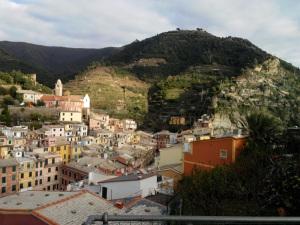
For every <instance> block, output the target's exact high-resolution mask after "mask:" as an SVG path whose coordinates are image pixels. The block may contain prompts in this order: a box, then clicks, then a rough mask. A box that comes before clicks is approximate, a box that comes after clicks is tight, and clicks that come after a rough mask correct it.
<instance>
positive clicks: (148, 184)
mask: <svg viewBox="0 0 300 225" xmlns="http://www.w3.org/2000/svg"><path fill="white" fill-rule="evenodd" d="M99 184H100V186H101V189H100V192H99V194H100V195H101V196H102V198H104V199H107V200H115V199H123V198H128V197H136V196H142V197H146V196H148V195H152V194H154V193H155V190H156V189H157V188H158V183H157V176H156V174H152V173H149V174H130V175H127V176H126V175H124V176H120V177H116V178H112V179H110V180H106V181H102V182H100V183H99ZM120 187H122V188H120Z"/></svg>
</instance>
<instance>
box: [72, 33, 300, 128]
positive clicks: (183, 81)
mask: <svg viewBox="0 0 300 225" xmlns="http://www.w3.org/2000/svg"><path fill="white" fill-rule="evenodd" d="M105 64H106V65H111V66H110V68H114V71H122V72H121V74H124V73H125V74H130V77H137V79H139V80H140V81H139V82H141V80H143V81H144V82H145V83H147V84H148V85H145V87H146V86H147V87H149V89H148V94H147V95H145V94H144V93H143V92H144V91H146V90H147V88H145V89H144V90H141V89H139V90H136V94H141V95H142V96H143V97H146V96H147V97H148V99H147V100H148V101H147V102H148V111H145V110H142V111H141V112H143V113H145V117H144V123H143V125H142V126H143V128H145V129H151V130H159V129H163V128H166V129H172V130H178V129H183V128H188V127H190V126H191V125H192V124H193V122H194V121H195V120H196V119H198V118H199V117H200V116H201V115H202V114H204V113H207V114H215V113H217V114H216V116H217V117H218V118H219V117H220V116H221V117H223V118H227V119H229V120H230V121H231V123H232V124H231V125H230V126H231V127H235V126H238V127H240V126H241V125H245V124H243V122H242V121H243V118H244V116H245V112H248V113H249V112H250V111H251V110H252V111H253V110H267V111H270V113H272V114H274V115H276V116H279V117H280V118H282V120H284V121H285V122H286V124H287V125H295V124H299V118H298V117H297V116H296V115H297V112H298V111H297V109H299V108H300V107H299V99H298V97H297V96H299V93H298V92H297V90H299V88H298V87H299V82H300V81H299V70H298V69H297V68H295V67H293V66H292V65H290V64H288V63H286V62H284V61H282V60H280V59H277V58H276V57H273V56H271V55H270V54H268V53H266V52H265V51H263V50H261V49H260V48H258V47H256V46H255V45H253V44H252V43H251V42H249V41H248V40H245V39H241V38H233V37H227V38H220V37H216V36H214V35H211V34H209V33H207V32H205V31H203V30H197V31H170V32H166V33H162V34H159V35H157V36H154V37H151V38H148V39H145V40H143V41H135V42H133V43H131V44H129V45H127V46H124V47H123V48H122V49H121V50H120V52H116V53H115V54H113V55H112V56H110V57H108V58H107V59H106V62H105ZM273 64H274V65H273ZM92 71H93V70H92ZM87 74H89V72H87ZM266 74H267V76H268V78H266V77H265V76H266ZM243 77H248V78H247V79H250V80H251V82H248V81H247V82H246V81H245V82H242V83H239V82H238V80H241V79H243ZM115 79H116V78H113V79H109V80H106V84H105V86H106V87H109V88H108V89H109V90H108V92H107V93H106V94H105V95H104V96H107V97H108V98H106V100H105V102H101V103H99V104H98V103H96V105H94V106H95V107H96V108H102V109H106V110H108V111H111V112H115V109H116V106H115V102H116V99H117V101H118V100H120V99H121V90H122V89H121V88H120V87H115V86H114V83H115V82H118V81H115ZM262 79H263V80H264V81H263V83H261V80H262ZM265 80H272V82H273V83H272V82H271V83H270V85H271V86H272V85H273V86H274V85H275V86H276V87H275V86H274V87H272V92H271V94H270V96H269V98H268V100H266V96H265V92H264V90H265V89H267V87H265V86H266V85H265V84H264V82H265ZM81 82H83V81H82V80H81V81H79V80H78V79H77V84H76V85H75V87H76V86H79V87H81V88H84V87H85V86H86V88H87V86H89V85H90V84H87V83H86V82H85V83H82V84H81ZM122 82H123V81H122ZM91 83H93V82H91ZM282 83H284V85H282ZM97 85H99V84H97ZM67 86H68V87H70V90H71V87H73V86H74V85H73V83H72V82H71V83H70V84H68V85H67ZM92 86H94V84H93V85H92ZM118 89H119V91H118ZM232 89H234V90H236V91H237V93H236V94H232V92H233V91H232ZM247 89H249V91H250V92H253V93H256V94H253V95H251V96H248V95H245V94H244V93H246V91H247ZM83 90H84V89H83ZM115 90H116V93H118V92H119V93H120V94H119V97H117V98H115V99H114V98H112V97H111V96H110V94H109V93H113V92H114V91H115ZM260 90H263V91H260ZM83 92H84V91H81V90H78V93H81V94H83ZM90 93H92V95H95V96H94V97H93V99H95V100H96V102H97V99H98V98H99V96H101V95H100V94H99V93H98V94H96V93H97V92H95V90H94V89H93V88H91V90H90ZM283 93H285V94H283ZM275 96H276V97H275ZM100 98H101V97H100ZM252 98H253V99H254V100H253V101H252ZM237 99H238V100H237ZM128 100H129V99H128ZM128 100H127V101H128ZM249 101H251V102H250V103H249ZM278 101H279V102H283V104H278ZM286 101H288V102H289V103H284V102H286ZM254 102H256V103H257V104H255V103H254ZM262 102H265V103H266V105H264V104H262ZM127 104H132V105H135V104H136V103H135V102H134V101H132V102H131V100H130V101H128V102H127ZM244 105H249V107H245V106H244ZM287 105H289V106H291V107H290V112H293V113H285V109H286V108H285V107H286V106H287ZM271 106H272V107H271ZM276 107H277V108H276ZM145 109H146V108H145ZM278 109H279V110H278ZM230 110H231V111H230ZM123 112H124V113H123V114H122V115H130V114H128V112H127V113H126V111H123ZM141 114H142V113H141ZM141 114H139V118H142V116H141ZM172 116H181V117H184V118H185V121H186V124H185V125H170V118H171V117H172ZM216 121H217V120H216ZM216 123H218V122H216ZM216 125H217V126H223V125H222V124H216Z"/></svg>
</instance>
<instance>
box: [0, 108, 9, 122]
mask: <svg viewBox="0 0 300 225" xmlns="http://www.w3.org/2000/svg"><path fill="white" fill-rule="evenodd" d="M0 121H1V122H4V123H5V125H6V126H10V125H11V116H10V113H9V111H8V107H7V106H6V107H4V109H3V110H2V112H1V115H0Z"/></svg>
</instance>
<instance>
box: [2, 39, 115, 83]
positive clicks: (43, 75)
mask: <svg viewBox="0 0 300 225" xmlns="http://www.w3.org/2000/svg"><path fill="white" fill-rule="evenodd" d="M115 51H118V48H110V47H108V48H103V49H82V48H64V47H48V46H41V45H35V44H29V43H24V42H9V41H1V42H0V71H12V70H21V71H22V72H26V73H33V72H36V73H37V75H38V80H39V81H40V82H42V83H44V84H47V85H49V86H51V85H53V83H54V82H55V81H56V80H57V79H58V78H60V79H62V80H63V81H67V80H70V79H72V78H73V77H74V76H75V75H76V74H78V73H79V72H81V71H82V70H84V69H85V68H86V67H87V66H88V65H89V64H90V63H91V62H93V61H100V60H102V59H103V58H104V57H107V56H109V55H111V54H112V53H113V52H115Z"/></svg>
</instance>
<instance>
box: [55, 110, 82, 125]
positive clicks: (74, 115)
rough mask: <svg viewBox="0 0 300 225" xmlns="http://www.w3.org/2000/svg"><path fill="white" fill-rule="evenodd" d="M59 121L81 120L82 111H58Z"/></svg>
mask: <svg viewBox="0 0 300 225" xmlns="http://www.w3.org/2000/svg"><path fill="white" fill-rule="evenodd" d="M59 121H60V122H77V123H81V122H82V112H78V111H61V112H60V113H59Z"/></svg>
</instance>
